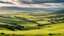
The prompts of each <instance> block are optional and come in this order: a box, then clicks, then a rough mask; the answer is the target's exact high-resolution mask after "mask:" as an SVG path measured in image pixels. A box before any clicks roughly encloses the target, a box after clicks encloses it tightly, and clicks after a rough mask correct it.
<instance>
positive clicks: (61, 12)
mask: <svg viewBox="0 0 64 36" xmlns="http://www.w3.org/2000/svg"><path fill="white" fill-rule="evenodd" d="M55 13H56V14H64V9H63V10H59V11H56V12H55Z"/></svg>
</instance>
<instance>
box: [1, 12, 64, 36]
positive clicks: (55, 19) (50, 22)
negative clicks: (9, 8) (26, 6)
mask: <svg viewBox="0 0 64 36" xmlns="http://www.w3.org/2000/svg"><path fill="white" fill-rule="evenodd" d="M39 14H40V15H39ZM0 36H64V15H63V14H52V13H46V14H45V13H44V14H43V13H42V12H41V13H36V14H34V13H15V14H0Z"/></svg>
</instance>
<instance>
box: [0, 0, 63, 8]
mask: <svg viewBox="0 0 64 36" xmlns="http://www.w3.org/2000/svg"><path fill="white" fill-rule="evenodd" d="M1 1H4V2H12V3H13V4H3V3H0V6H1V7H2V6H17V7H23V8H27V7H28V8H64V3H41V4H25V3H22V2H20V0H1ZM25 1H26V0H25ZM28 1H29V0H28Z"/></svg>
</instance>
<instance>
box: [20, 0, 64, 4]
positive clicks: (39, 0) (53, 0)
mask: <svg viewBox="0 0 64 36" xmlns="http://www.w3.org/2000/svg"><path fill="white" fill-rule="evenodd" d="M20 1H21V2H23V3H26V4H39V3H59V2H64V0H20Z"/></svg>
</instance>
